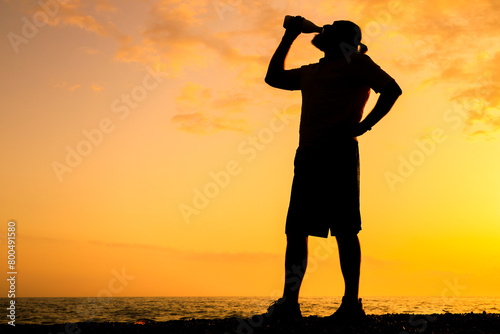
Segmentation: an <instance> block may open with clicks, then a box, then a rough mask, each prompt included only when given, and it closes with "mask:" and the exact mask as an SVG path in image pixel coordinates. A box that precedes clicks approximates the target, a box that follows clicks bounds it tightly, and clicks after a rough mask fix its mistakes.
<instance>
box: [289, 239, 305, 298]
mask: <svg viewBox="0 0 500 334" xmlns="http://www.w3.org/2000/svg"><path fill="white" fill-rule="evenodd" d="M286 240H287V245H286V254H285V288H284V290H283V298H284V300H285V301H286V302H292V303H297V302H298V300H299V290H300V286H301V284H302V279H303V278H304V273H305V271H306V268H307V236H294V235H288V234H287V239H286Z"/></svg>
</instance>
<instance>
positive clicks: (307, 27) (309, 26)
mask: <svg viewBox="0 0 500 334" xmlns="http://www.w3.org/2000/svg"><path fill="white" fill-rule="evenodd" d="M292 18H293V16H292V15H287V16H285V21H284V22H283V28H285V29H287V28H288V27H289V26H290V24H291V22H292ZM322 30H323V28H321V27H318V26H317V25H315V24H314V23H312V22H311V21H309V20H306V19H303V21H302V26H301V28H300V31H301V32H303V33H304V34H310V33H313V32H317V33H320V32H321V31H322Z"/></svg>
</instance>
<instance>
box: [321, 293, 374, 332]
mask: <svg viewBox="0 0 500 334" xmlns="http://www.w3.org/2000/svg"><path fill="white" fill-rule="evenodd" d="M365 319H366V313H365V310H363V303H362V302H361V298H360V299H359V300H357V301H356V302H353V301H348V300H346V298H345V297H343V298H342V304H340V307H339V308H338V309H337V311H335V313H333V314H332V315H330V316H328V317H326V320H327V321H328V322H330V323H332V324H339V325H355V324H358V323H360V322H362V321H363V320H365Z"/></svg>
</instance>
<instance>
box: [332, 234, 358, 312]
mask: <svg viewBox="0 0 500 334" xmlns="http://www.w3.org/2000/svg"><path fill="white" fill-rule="evenodd" d="M336 238H337V244H338V246H339V258H340V268H341V270H342V275H343V276H344V283H345V292H344V298H345V299H346V300H348V301H352V302H357V301H358V293H359V275H360V267H361V246H360V245H359V239H358V236H357V235H356V234H353V235H347V236H337V237H336Z"/></svg>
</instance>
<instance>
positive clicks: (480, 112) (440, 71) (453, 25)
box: [363, 0, 500, 137]
mask: <svg viewBox="0 0 500 334" xmlns="http://www.w3.org/2000/svg"><path fill="white" fill-rule="evenodd" d="M382 3H383V2H380V3H378V5H379V6H380V4H382ZM403 6H404V7H403V8H402V9H403V10H402V13H401V14H400V15H399V16H393V22H392V24H393V29H392V31H393V32H395V34H396V35H397V36H396V38H397V41H398V42H399V43H397V44H396V45H394V48H393V49H392V50H391V51H392V52H391V53H390V54H389V57H392V58H393V59H394V64H395V65H396V66H397V67H398V69H399V70H400V71H401V72H402V73H405V74H406V75H408V76H412V77H413V78H415V79H414V80H421V84H422V85H434V86H442V87H446V89H447V91H449V92H450V93H449V96H448V99H449V101H450V102H452V103H455V104H458V105H459V107H460V108H462V110H464V111H465V112H466V115H467V116H466V119H465V128H464V131H465V133H466V134H468V135H470V136H471V137H474V136H475V135H476V134H477V135H481V134H494V133H495V132H497V131H498V130H500V118H499V109H500V86H499V83H500V81H499V80H500V26H499V25H498V16H499V15H500V5H499V4H498V3H497V2H495V1H488V0H479V1H475V2H473V3H472V2H468V1H463V0H457V1H453V2H450V1H444V0H437V1H432V2H430V1H425V2H418V3H416V2H415V3H414V2H407V3H404V5H403ZM363 12H364V13H366V14H367V15H368V13H372V14H371V15H372V16H373V11H370V10H369V9H368V8H364V10H363ZM375 13H376V12H375ZM389 35H390V34H387V36H382V37H380V38H381V39H384V38H389ZM377 42H379V41H377Z"/></svg>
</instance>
